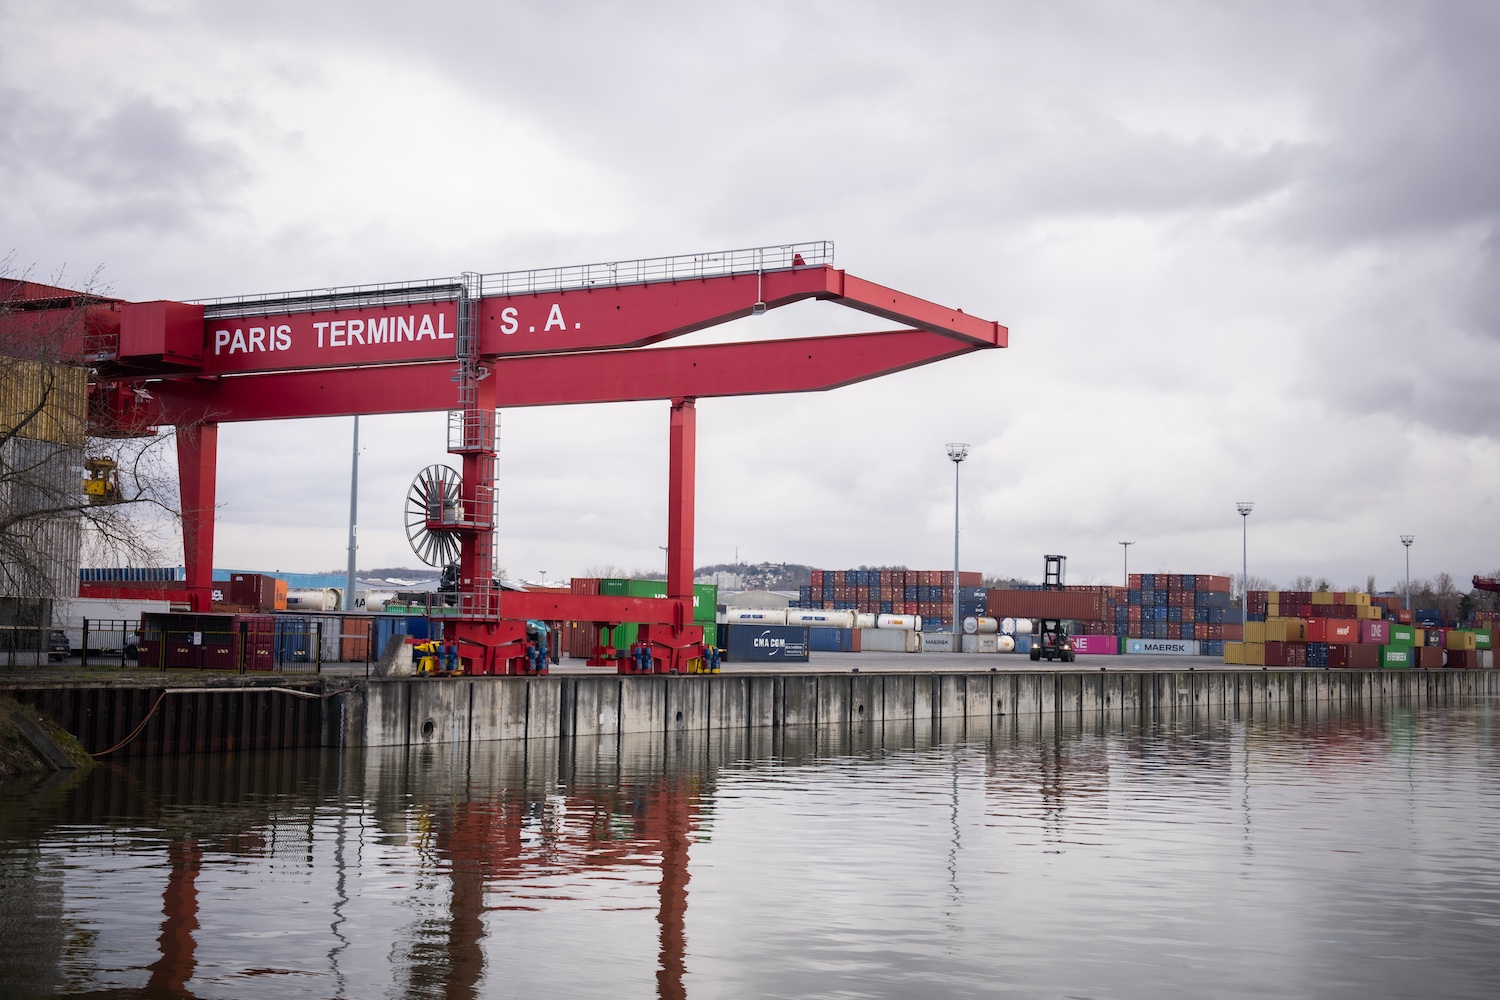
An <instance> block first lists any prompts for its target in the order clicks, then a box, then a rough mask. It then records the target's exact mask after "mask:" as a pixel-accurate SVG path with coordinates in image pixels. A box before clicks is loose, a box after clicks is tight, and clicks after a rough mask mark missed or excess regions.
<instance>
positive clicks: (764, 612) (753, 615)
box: [724, 608, 786, 625]
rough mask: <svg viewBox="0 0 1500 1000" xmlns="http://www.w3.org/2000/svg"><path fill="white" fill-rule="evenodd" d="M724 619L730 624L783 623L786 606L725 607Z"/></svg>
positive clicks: (784, 622) (784, 621)
mask: <svg viewBox="0 0 1500 1000" xmlns="http://www.w3.org/2000/svg"><path fill="white" fill-rule="evenodd" d="M724 621H725V622H727V623H728V624H730V625H741V624H743V625H785V624H786V608H725V609H724Z"/></svg>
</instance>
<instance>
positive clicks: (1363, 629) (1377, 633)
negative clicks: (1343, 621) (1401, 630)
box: [1357, 621, 1391, 646]
mask: <svg viewBox="0 0 1500 1000" xmlns="http://www.w3.org/2000/svg"><path fill="white" fill-rule="evenodd" d="M1357 624H1358V625H1359V641H1360V642H1369V643H1374V644H1375V645H1377V646H1384V645H1385V644H1386V643H1388V642H1390V641H1391V623H1390V622H1387V621H1362V622H1358V623H1357Z"/></svg>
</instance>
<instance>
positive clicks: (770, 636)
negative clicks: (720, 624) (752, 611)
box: [723, 624, 808, 663]
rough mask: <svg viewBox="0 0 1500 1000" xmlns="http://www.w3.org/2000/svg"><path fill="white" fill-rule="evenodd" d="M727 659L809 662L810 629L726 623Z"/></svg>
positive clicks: (725, 652) (740, 661)
mask: <svg viewBox="0 0 1500 1000" xmlns="http://www.w3.org/2000/svg"><path fill="white" fill-rule="evenodd" d="M724 631H725V633H727V634H726V636H725V640H724V643H723V649H724V659H726V660H733V661H735V662H737V663H753V662H763V663H806V662H807V654H808V634H807V633H808V629H807V627H806V626H801V625H746V624H740V625H726V626H724Z"/></svg>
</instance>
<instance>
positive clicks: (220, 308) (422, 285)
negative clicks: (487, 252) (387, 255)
mask: <svg viewBox="0 0 1500 1000" xmlns="http://www.w3.org/2000/svg"><path fill="white" fill-rule="evenodd" d="M462 290H463V285H462V283H461V282H459V280H458V279H457V278H430V279H427V280H424V281H394V282H386V283H384V284H376V285H345V286H342V287H334V288H308V289H303V290H301V291H295V292H268V293H265V294H262V295H235V296H230V297H228V298H218V299H195V300H193V301H194V304H196V305H201V306H203V318H204V319H233V318H235V317H237V316H268V315H277V314H281V313H299V312H318V311H319V310H323V309H358V308H362V307H364V308H370V307H375V306H399V305H413V304H420V303H424V302H452V301H453V300H455V299H457V298H458V297H459V294H460V292H462Z"/></svg>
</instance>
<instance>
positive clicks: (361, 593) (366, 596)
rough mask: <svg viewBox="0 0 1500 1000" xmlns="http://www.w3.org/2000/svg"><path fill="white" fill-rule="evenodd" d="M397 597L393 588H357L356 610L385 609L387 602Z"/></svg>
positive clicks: (355, 595) (355, 596)
mask: <svg viewBox="0 0 1500 1000" xmlns="http://www.w3.org/2000/svg"><path fill="white" fill-rule="evenodd" d="M395 599H396V592H395V591H393V590H356V591H355V592H354V610H355V611H370V612H375V611H384V610H385V606H386V603H387V602H389V601H394V600H395Z"/></svg>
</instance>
